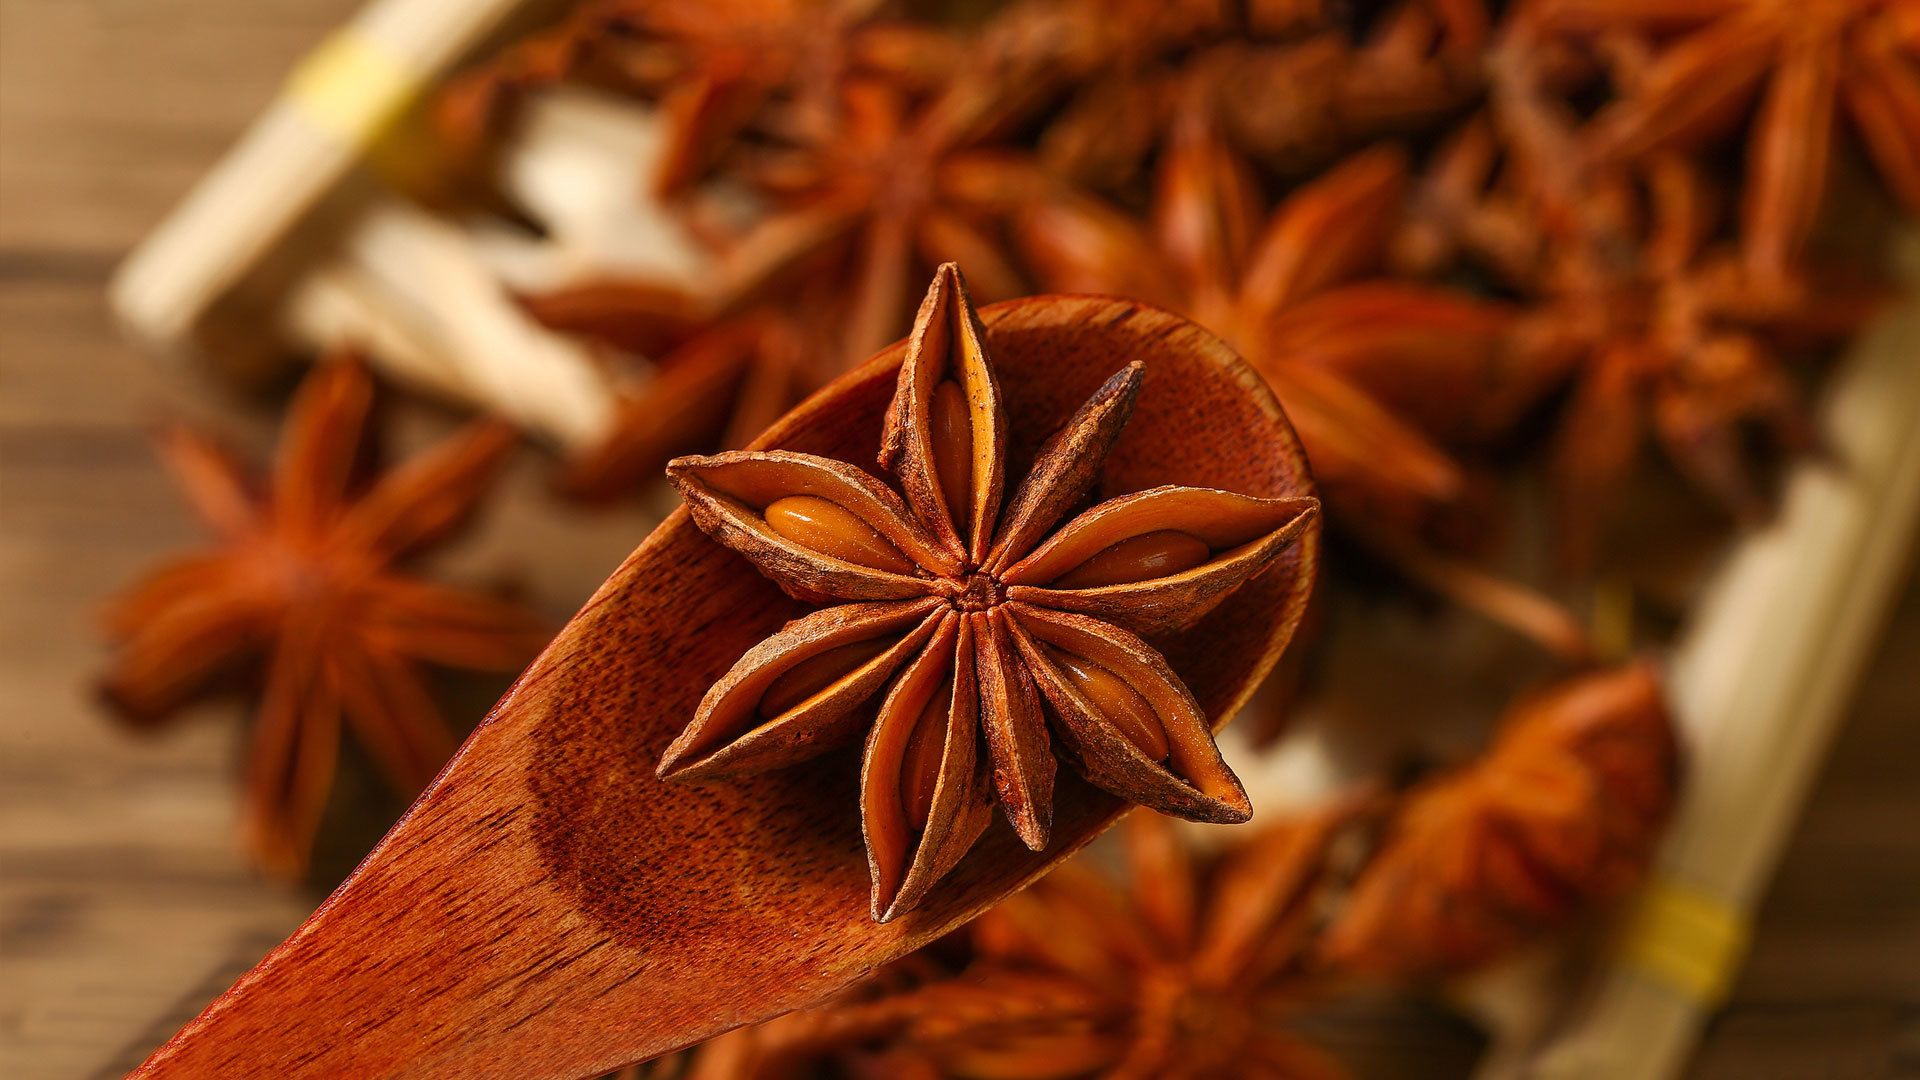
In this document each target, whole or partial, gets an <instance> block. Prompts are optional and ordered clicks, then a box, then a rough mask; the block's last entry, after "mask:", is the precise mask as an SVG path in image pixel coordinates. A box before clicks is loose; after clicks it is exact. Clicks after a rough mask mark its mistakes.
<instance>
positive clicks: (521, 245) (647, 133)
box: [473, 86, 709, 292]
mask: <svg viewBox="0 0 1920 1080" xmlns="http://www.w3.org/2000/svg"><path fill="white" fill-rule="evenodd" d="M666 123H667V122H666V119H665V118H664V117H662V116H661V115H660V110H658V109H657V108H654V107H653V106H650V105H646V104H642V103H640V102H636V101H632V100H629V99H625V98H619V97H615V96H612V95H610V94H606V93H602V92H598V91H592V90H585V89H581V88H578V87H568V86H560V87H554V88H552V89H549V90H544V91H541V92H539V93H536V94H532V95H529V96H528V98H527V100H526V102H525V104H524V105H523V106H522V107H521V109H520V112H519V122H518V123H516V124H515V125H514V128H513V131H512V133H511V134H510V135H509V137H508V140H507V142H506V144H505V145H504V146H502V147H501V153H500V167H499V175H498V181H499V185H500V190H501V191H502V192H504V193H505V194H506V196H507V197H508V198H509V199H511V200H512V201H513V202H514V203H515V204H516V205H517V206H518V207H519V209H520V210H521V211H522V212H524V213H525V214H526V215H527V216H528V217H530V218H532V219H533V220H534V221H537V222H539V223H540V226H541V229H542V232H543V235H542V236H540V237H537V238H536V237H532V236H529V235H527V234H526V233H525V232H524V231H520V230H511V229H508V228H505V227H502V226H493V227H489V226H487V225H485V224H478V223H477V224H476V225H475V226H474V227H473V235H474V240H475V242H476V243H477V244H479V245H480V248H481V252H482V254H483V256H484V257H485V258H486V259H487V261H488V262H489V263H490V264H491V265H492V266H493V267H494V268H495V269H496V270H497V271H498V272H499V274H500V277H501V279H502V280H503V281H505V282H506V283H507V284H508V285H510V286H512V287H513V288H515V289H518V290H520V291H522V292H543V291H547V290H551V289H558V288H562V287H565V286H568V285H573V284H577V283H579V282H581V281H585V280H592V279H596V278H621V279H635V278H638V279H645V280H653V281H658V282H660V283H662V284H668V285H675V286H679V287H681V288H683V289H688V290H693V289H694V288H695V287H696V286H697V285H698V284H699V283H700V282H702V281H703V280H704V279H705V278H706V276H707V273H706V271H707V265H708V262H709V259H708V256H707V253H706V251H705V250H704V249H703V248H702V247H701V246H700V245H699V244H698V243H697V242H696V241H695V240H694V238H693V237H692V235H691V234H690V233H689V232H688V230H687V228H686V225H685V222H684V219H683V218H684V215H683V211H682V210H681V209H680V208H679V207H675V206H670V205H668V204H666V203H663V202H661V201H660V200H659V199H656V198H654V197H653V194H652V193H653V189H654V183H655V178H656V177H657V176H658V175H659V171H660V167H661V165H662V164H663V163H664V160H665V157H666V150H667V137H666V136H667V133H666Z"/></svg>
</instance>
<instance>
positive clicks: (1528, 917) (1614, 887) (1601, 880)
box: [1320, 664, 1679, 977]
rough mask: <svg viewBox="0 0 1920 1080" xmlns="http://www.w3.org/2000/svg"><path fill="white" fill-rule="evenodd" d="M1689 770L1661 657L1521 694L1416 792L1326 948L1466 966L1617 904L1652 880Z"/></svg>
mask: <svg viewBox="0 0 1920 1080" xmlns="http://www.w3.org/2000/svg"><path fill="white" fill-rule="evenodd" d="M1678 781H1679V750H1678V747H1677V746H1676V744H1675V741H1674V731H1673V726H1672V721H1671V719H1670V718H1669V716H1668V713H1667V707H1666V703H1665V699H1664V695H1663V693H1662V690H1661V687H1660V684H1659V680H1658V679H1657V678H1656V677H1655V675H1654V673H1653V671H1652V670H1651V669H1650V668H1649V667H1647V666H1646V665H1644V664H1641V665H1634V666H1630V667H1626V668H1623V669H1620V670H1616V671H1611V672H1601V673H1598V674H1593V675H1584V676H1581V677H1579V678H1576V679H1572V680H1569V681H1567V682H1564V683H1560V684H1558V685H1556V686H1553V687H1551V688H1549V689H1548V690H1546V691H1545V692H1543V693H1540V694H1538V695H1535V696H1533V697H1530V698H1525V699H1522V700H1521V701H1520V702H1518V703H1517V704H1515V705H1514V706H1513V707H1512V708H1511V709H1510V710H1509V711H1508V714H1507V716H1506V718H1505V720H1504V721H1503V724H1502V727H1501V729H1500V731H1499V733H1498V734H1497V735H1496V737H1495V739H1494V743H1493V746H1492V747H1491V748H1490V749H1489V750H1488V751H1487V753H1486V755H1485V756H1484V757H1482V758H1480V759H1479V760H1477V761H1475V762H1473V763H1471V764H1469V765H1467V766H1465V767H1464V768H1461V769H1458V770H1456V771H1454V772H1451V773H1448V774H1445V775H1442V776H1440V777H1438V778H1436V779H1433V780H1430V781H1428V782H1427V783H1425V784H1423V785H1421V786H1420V787H1418V788H1416V789H1415V790H1414V791H1412V792H1411V793H1410V794H1409V795H1408V796H1407V797H1406V801H1405V802H1404V804H1403V805H1402V806H1401V807H1400V808H1399V810H1398V811H1397V812H1396V813H1395V815H1394V816H1393V818H1392V819H1391V821H1390V822H1389V823H1388V826H1387V833H1386V838H1385V840H1384V843H1383V846H1382V847H1381V849H1380V850H1379V851H1378V853H1377V854H1375V855H1374V856H1373V857H1372V859H1371V860H1369V862H1368V863H1367V865H1366V867H1365V869H1364V870H1362V872H1361V874H1360V876H1359V878H1358V879H1357V880H1356V881H1355V883H1354V885H1353V888H1352V891H1351V892H1350V893H1349V894H1348V896H1347V898H1346V899H1345V901H1344V902H1343V904H1342V905H1341V907H1340V914H1339V916H1338V918H1336V919H1335V921H1334V922H1333V924H1332V925H1331V926H1330V927H1329V928H1328V930H1327V933H1326V936H1325V937H1324V938H1323V939H1322V941H1321V947H1320V952H1321V958H1322V960H1323V961H1324V962H1326V963H1328V964H1329V965H1331V966H1333V967H1337V968H1340V969H1343V970H1354V971H1362V972H1370V973H1373V974H1376V975H1387V976H1393V977H1424V976H1433V975H1441V974H1447V973H1451V972H1458V971H1462V970H1465V969H1468V968H1472V967H1476V966H1478V965H1480V964H1482V963H1485V962H1486V961H1488V960H1490V959H1492V958H1494V957H1495V956H1497V955H1498V954H1499V953H1501V952H1503V951H1505V950H1506V949H1509V948H1511V947H1513V946H1514V945H1516V944H1518V943H1521V942H1523V941H1526V940H1528V939H1530V938H1533V937H1536V936H1538V935H1540V934H1542V933H1545V932H1546V931H1548V930H1551V929H1553V928H1556V927H1559V926H1563V925H1565V924H1566V923H1567V922H1568V921H1569V920H1570V919H1572V918H1574V917H1576V916H1578V915H1580V914H1582V913H1585V912H1589V911H1592V910H1594V909H1595V908H1597V907H1600V906H1603V905H1606V904H1608V903H1612V902H1614V901H1617V900H1619V899H1621V898H1622V897H1624V896H1625V895H1626V894H1627V892H1628V891H1629V890H1631V889H1632V888H1633V887H1634V886H1635V885H1637V884H1638V883H1639V882H1640V881H1641V880H1642V878H1643V877H1644V876H1645V874H1646V871H1647V867H1648V865H1649V864H1650V862H1651V860H1652V857H1653V852H1654V846H1655V844H1656V843H1657V842H1658V841H1659V839H1660V836H1661V832H1662V830H1663V828H1664V826H1665V825H1666V821H1667V818H1668V815H1669V814H1670V813H1671V812H1672V809H1673V801H1674V794H1675V789H1676V786H1677V784H1678Z"/></svg>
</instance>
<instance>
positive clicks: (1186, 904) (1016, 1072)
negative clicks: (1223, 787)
mask: <svg viewBox="0 0 1920 1080" xmlns="http://www.w3.org/2000/svg"><path fill="white" fill-rule="evenodd" d="M1360 805H1361V804H1360V803H1359V802H1356V801H1354V800H1341V801H1338V802H1336V803H1335V804H1333V805H1331V806H1329V807H1328V808H1326V809H1325V810H1322V811H1320V812H1317V813H1314V814H1311V815H1303V816H1300V817H1296V818H1292V819H1289V820H1285V821H1282V822H1280V823H1278V824H1275V825H1270V826H1265V827H1262V828H1260V829H1259V830H1258V831H1255V832H1251V833H1250V834H1249V835H1248V836H1246V837H1245V838H1244V839H1242V840H1241V841H1240V842H1239V843H1236V844H1234V845H1233V846H1232V847H1231V848H1230V849H1229V850H1228V852H1227V854H1226V855H1225V857H1224V858H1223V859H1221V860H1219V861H1218V862H1217V863H1215V864H1213V865H1208V864H1207V863H1205V862H1203V861H1202V860H1199V859H1197V858H1195V856H1194V854H1193V853H1192V852H1191V851H1190V850H1188V848H1187V846H1186V845H1185V843H1184V842H1183V841H1182V840H1181V838H1180V837H1179V836H1178V835H1177V834H1176V833H1175V831H1174V829H1173V828H1172V825H1171V823H1170V822H1168V821H1167V820H1166V819H1165V818H1162V817H1159V816H1158V815H1154V814H1149V813H1145V812H1141V813H1136V814H1134V815H1133V816H1132V817H1130V818H1128V819H1127V823H1126V826H1125V841H1126V844H1125V853H1126V870H1127V873H1126V877H1125V880H1124V882H1121V883H1115V882H1112V881H1110V880H1109V879H1108V878H1107V877H1106V876H1104V875H1102V874H1099V873H1097V872H1094V871H1093V870H1091V869H1089V868H1087V867H1085V866H1082V865H1078V864H1069V865H1067V866H1064V867H1062V868H1060V869H1059V870H1058V871H1055V872H1054V873H1053V874H1051V875H1049V876H1048V877H1047V878H1046V880H1044V881H1041V882H1039V883H1037V884H1035V885H1034V887H1033V888H1031V889H1028V890H1027V891H1026V892H1024V893H1021V894H1020V895H1019V896H1016V897H1013V898H1012V899H1010V900H1008V901H1007V902H1006V903H1005V904H1002V905H1001V906H1000V907H998V908H996V909H994V910H993V911H992V912H989V913H988V914H987V915H986V917H984V918H982V919H981V920H980V921H979V922H978V923H976V924H975V925H974V927H973V930H972V934H973V939H974V953H975V960H974V963H973V965H972V966H971V967H970V968H969V969H968V970H967V971H966V972H964V973H963V974H962V975H961V976H960V977H959V978H956V979H952V980H947V981H941V982H934V983H930V984H928V985H926V986H922V987H919V988H918V989H916V990H913V991H910V992H909V993H908V995H906V996H905V997H904V998H903V999H902V1001H901V1002H900V1003H899V1005H898V1006H896V1007H897V1008H898V1007H900V1006H905V1005H909V1004H910V1005H911V1006H912V1008H911V1011H909V1012H908V1013H907V1019H906V1021H905V1023H903V1024H902V1025H901V1026H900V1029H899V1030H898V1031H897V1032H896V1033H894V1034H893V1035H892V1038H893V1039H894V1040H895V1041H894V1042H893V1043H892V1044H891V1045H893V1046H897V1047H899V1048H900V1049H902V1050H904V1051H906V1052H908V1053H911V1054H912V1055H914V1056H916V1057H920V1058H927V1059H931V1060H932V1061H934V1062H935V1063H937V1064H938V1065H939V1066H940V1067H941V1069H942V1070H943V1071H942V1074H941V1075H947V1076H966V1077H1027V1078H1030V1080H1072V1078H1076V1077H1086V1076H1102V1077H1141V1078H1145V1077H1178V1078H1183V1080H1226V1078H1229V1077H1244V1076H1285V1077H1296V1078H1300V1080H1341V1078H1344V1077H1346V1076H1347V1073H1346V1071H1345V1070H1344V1069H1343V1068H1341V1066H1340V1065H1339V1064H1338V1063H1337V1062H1336V1061H1335V1060H1334V1059H1333V1058H1332V1057H1331V1056H1330V1055H1328V1054H1327V1053H1325V1052H1324V1051H1321V1050H1320V1049H1318V1048H1317V1047H1315V1046H1313V1045H1312V1044H1311V1043H1309V1042H1307V1041H1306V1040H1305V1039H1303V1038H1301V1037H1300V1036H1298V1035H1296V1034H1294V1033H1292V1032H1290V1031H1288V1030H1287V1027H1286V1026H1285V1024H1284V1022H1277V1021H1282V1018H1283V1017H1284V1016H1285V1014H1286V1013H1287V1012H1289V1011H1291V1010H1293V1009H1295V1008H1298V1007H1299V1006H1300V1005H1301V1004H1302V1003H1303V1002H1304V1001H1306V1000H1309V999H1311V998H1313V997H1314V996H1316V995H1323V994H1325V993H1327V992H1328V991H1329V990H1330V989H1331V987H1332V983H1331V981H1330V980H1326V979H1323V978H1321V977H1319V975H1318V974H1317V973H1314V972H1312V971H1311V970H1310V969H1309V965H1308V958H1309V946H1310V943H1311V941H1312V932H1313V929H1314V927H1315V925H1316V922H1317V919H1318V916H1319V912H1320V907H1321V905H1322V904H1323V903H1324V902H1325V899H1326V894H1327V892H1328V890H1329V887H1330V885H1331V883H1332V878H1333V875H1332V874H1331V873H1330V872H1329V868H1330V862H1331V860H1330V859H1329V858H1328V854H1329V848H1330V847H1331V846H1332V845H1333V843H1334V841H1335V840H1336V839H1337V838H1338V837H1339V836H1341V835H1342V832H1343V829H1344V826H1346V825H1347V824H1348V823H1350V822H1351V821H1352V820H1353V819H1354V816H1355V813H1356V811H1357V810H1358V809H1359V808H1360ZM903 1011H904V1010H903Z"/></svg>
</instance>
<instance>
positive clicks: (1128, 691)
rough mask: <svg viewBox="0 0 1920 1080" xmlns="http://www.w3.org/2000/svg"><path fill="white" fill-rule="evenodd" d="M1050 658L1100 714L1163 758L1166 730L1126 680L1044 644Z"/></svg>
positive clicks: (1148, 753)
mask: <svg viewBox="0 0 1920 1080" xmlns="http://www.w3.org/2000/svg"><path fill="white" fill-rule="evenodd" d="M1045 648H1046V650H1047V653H1048V655H1049V656H1050V657H1051V658H1052V659H1053V662H1054V663H1055V664H1057V665H1059V667H1060V670H1061V671H1063V672H1065V673H1066V676H1067V680H1068V681H1069V682H1071V683H1073V686H1074V689H1076V690H1078V691H1080V693H1081V694H1083V695H1085V696H1086V699H1087V700H1088V701H1090V702H1092V703H1093V706H1094V708H1096V709H1099V710H1100V714H1101V715H1102V716H1105V717H1106V718H1107V719H1108V720H1110V721H1112V722H1113V725H1114V726H1115V727H1117V728H1119V729H1120V733H1121V734H1123V735H1125V736H1126V737H1127V739H1128V741H1130V742H1132V743H1133V745H1135V746H1137V747H1139V748H1140V752H1141V753H1142V754H1145V755H1146V756H1147V758H1148V759H1149V760H1151V761H1165V760H1166V757H1167V752H1168V747H1167V732H1166V728H1165V727H1164V726H1163V725H1162V724H1161V723H1160V717H1159V716H1158V715H1157V714H1155V713H1154V711H1153V706H1152V705H1149V704H1147V699H1146V698H1143V697H1141V696H1140V692H1139V691H1137V690H1135V689H1134V688H1133V687H1131V686H1128V685H1127V681H1126V680H1125V679H1122V678H1121V677H1120V676H1118V675H1115V674H1114V673H1113V672H1111V671H1109V670H1107V669H1106V668H1104V667H1101V666H1100V665H1099V664H1096V663H1094V662H1093V661H1091V660H1089V659H1087V658H1086V657H1084V656H1075V655H1074V654H1072V653H1070V652H1066V651H1065V650H1062V649H1056V648H1054V647H1053V646H1051V645H1048V646H1045Z"/></svg>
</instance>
